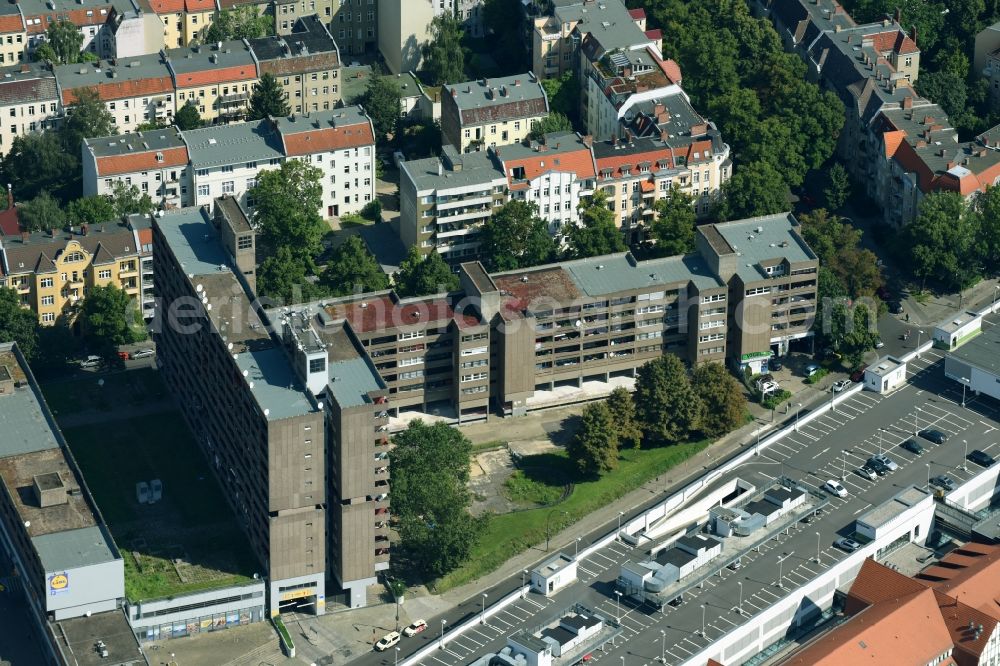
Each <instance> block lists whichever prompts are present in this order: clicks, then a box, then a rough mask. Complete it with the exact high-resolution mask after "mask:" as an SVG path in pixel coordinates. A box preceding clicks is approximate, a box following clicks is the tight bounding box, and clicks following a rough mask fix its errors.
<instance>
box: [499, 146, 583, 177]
mask: <svg viewBox="0 0 1000 666" xmlns="http://www.w3.org/2000/svg"><path fill="white" fill-rule="evenodd" d="M502 161H503V164H504V167H505V168H506V169H507V170H508V174H510V170H511V169H513V168H514V167H524V179H525V180H534V179H535V178H538V177H539V176H541V175H542V174H546V173H551V172H553V171H557V172H568V171H572V172H573V173H575V174H576V177H577V178H579V179H581V180H582V179H585V178H593V177H594V176H595V175H596V173H595V171H594V160H593V159H591V156H590V149H588V148H586V147H583V148H581V149H579V150H569V151H563V152H557V153H556V152H547V151H542V152H538V153H533V154H532V155H531V156H530V157H522V158H519V159H503V160H502Z"/></svg>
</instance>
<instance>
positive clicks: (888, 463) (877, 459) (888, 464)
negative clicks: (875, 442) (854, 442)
mask: <svg viewBox="0 0 1000 666" xmlns="http://www.w3.org/2000/svg"><path fill="white" fill-rule="evenodd" d="M872 463H876V464H878V465H882V466H883V467H885V468H886V469H888V470H889V471H890V472H895V471H896V470H897V469H899V465H897V464H896V462H895V461H894V460H893V459H892V458H890V457H889V456H887V455H885V454H884V453H876V454H875V455H873V456H872V457H871V458H869V459H868V464H869V465H872V466H873V467H874V465H873V464H872Z"/></svg>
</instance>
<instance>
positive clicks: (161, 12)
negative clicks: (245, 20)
mask: <svg viewBox="0 0 1000 666" xmlns="http://www.w3.org/2000/svg"><path fill="white" fill-rule="evenodd" d="M150 5H151V6H152V8H153V12H155V13H156V15H157V16H159V17H160V20H161V21H163V41H164V43H165V44H166V46H167V48H175V47H178V46H187V45H188V44H190V43H191V42H193V41H194V40H196V39H197V38H198V36H199V35H201V34H202V32H203V31H204V30H207V29H208V27H209V26H211V25H212V21H213V20H214V19H215V11H216V7H215V0H150Z"/></svg>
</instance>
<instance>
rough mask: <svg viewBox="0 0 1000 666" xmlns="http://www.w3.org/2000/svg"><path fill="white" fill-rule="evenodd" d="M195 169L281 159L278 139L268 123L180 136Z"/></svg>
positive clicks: (205, 129)
mask: <svg viewBox="0 0 1000 666" xmlns="http://www.w3.org/2000/svg"><path fill="white" fill-rule="evenodd" d="M182 135H183V137H184V143H186V144H187V146H188V153H189V155H190V156H191V166H193V167H194V168H195V169H205V168H209V167H215V166H222V165H225V164H239V163H241V162H264V161H268V160H272V159H281V158H282V157H284V152H283V151H282V146H281V137H280V136H278V133H277V132H276V131H275V129H274V125H272V124H271V122H270V121H268V120H252V121H250V122H245V123H232V124H230V125H213V126H212V127H202V128H200V129H195V130H188V131H186V132H183V133H182Z"/></svg>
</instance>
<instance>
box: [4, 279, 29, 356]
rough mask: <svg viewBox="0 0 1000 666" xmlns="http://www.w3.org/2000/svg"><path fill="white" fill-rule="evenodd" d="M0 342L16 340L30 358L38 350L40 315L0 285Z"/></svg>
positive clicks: (12, 292) (15, 294) (22, 351)
mask: <svg viewBox="0 0 1000 666" xmlns="http://www.w3.org/2000/svg"><path fill="white" fill-rule="evenodd" d="M0 342H16V343H17V346H18V347H20V348H21V353H22V354H24V357H25V358H26V359H28V360H31V359H32V358H34V357H35V354H36V352H37V351H38V316H37V315H36V314H35V313H34V312H32V311H31V310H29V309H28V308H23V307H21V299H20V298H19V297H18V295H17V292H16V291H14V290H13V289H8V288H7V287H0Z"/></svg>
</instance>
